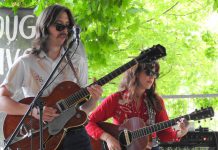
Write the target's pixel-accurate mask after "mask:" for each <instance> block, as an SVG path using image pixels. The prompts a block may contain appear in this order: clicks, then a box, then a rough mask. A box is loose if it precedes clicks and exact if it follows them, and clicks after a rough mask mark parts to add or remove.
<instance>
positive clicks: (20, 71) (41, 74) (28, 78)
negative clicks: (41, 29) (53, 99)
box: [1, 49, 88, 97]
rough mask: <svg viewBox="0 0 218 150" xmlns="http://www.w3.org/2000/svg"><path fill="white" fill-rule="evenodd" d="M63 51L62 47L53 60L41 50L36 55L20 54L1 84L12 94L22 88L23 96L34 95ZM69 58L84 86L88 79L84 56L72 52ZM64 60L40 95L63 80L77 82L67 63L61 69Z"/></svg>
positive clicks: (47, 92) (47, 93) (46, 92)
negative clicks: (52, 79)
mask: <svg viewBox="0 0 218 150" xmlns="http://www.w3.org/2000/svg"><path fill="white" fill-rule="evenodd" d="M63 53H64V49H62V50H61V53H60V56H59V57H58V58H57V59H56V60H55V61H53V60H52V59H50V58H49V57H47V55H46V54H45V52H43V51H42V52H40V54H39V55H38V56H35V55H33V54H25V55H23V56H20V57H19V58H18V59H17V60H16V61H15V63H14V64H13V65H12V67H11V68H10V69H9V71H8V73H7V75H6V78H5V80H4V81H3V83H2V84H1V86H2V85H5V86H6V87H7V89H8V90H9V91H10V92H11V93H12V94H13V95H14V94H15V93H16V91H18V90H19V89H20V88H22V91H23V94H24V97H35V96H36V94H37V93H38V91H39V90H40V89H41V87H42V86H43V85H44V83H45V82H46V80H47V78H48V77H49V75H50V74H51V72H52V70H53V69H54V68H55V66H56V64H57V63H58V61H59V60H60V59H61V56H62V55H63ZM71 60H72V63H73V66H74V68H75V70H76V72H77V76H78V77H79V83H80V85H79V86H81V87H85V86H86V85H87V81H88V67H87V63H86V60H85V58H84V57H81V56H80V55H78V54H74V55H73V57H72V59H71ZM66 62H67V61H66V59H63V60H62V63H61V64H60V66H59V68H58V69H57V71H56V73H55V75H54V76H53V78H54V77H55V76H56V75H57V74H58V73H60V74H59V75H58V76H57V78H56V79H55V80H54V81H53V82H52V83H51V85H49V87H47V88H46V90H45V91H44V92H43V95H42V96H48V95H49V94H50V93H51V92H52V90H53V89H54V88H55V87H56V86H57V85H58V84H60V83H61V82H63V81H72V82H74V83H77V84H78V82H77V79H76V77H75V76H74V72H73V71H72V69H71V67H70V66H69V64H68V65H67V66H66V67H65V68H64V70H63V71H61V69H62V68H63V67H64V66H65V64H66Z"/></svg>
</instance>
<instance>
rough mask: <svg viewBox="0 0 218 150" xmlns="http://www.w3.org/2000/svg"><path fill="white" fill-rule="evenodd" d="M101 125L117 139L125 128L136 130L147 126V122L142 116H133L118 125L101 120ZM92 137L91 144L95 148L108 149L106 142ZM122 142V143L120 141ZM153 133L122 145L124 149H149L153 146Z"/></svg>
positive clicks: (96, 149) (94, 149) (98, 149)
mask: <svg viewBox="0 0 218 150" xmlns="http://www.w3.org/2000/svg"><path fill="white" fill-rule="evenodd" d="M98 125H99V127H101V128H102V129H103V130H105V131H106V132H108V133H109V134H111V135H112V136H113V137H115V138H116V139H117V140H119V141H120V140H121V139H120V135H119V134H120V132H121V131H122V130H124V129H128V130H129V131H134V130H137V129H139V128H142V127H145V123H144V121H143V120H142V119H141V118H138V117H133V118H130V119H128V120H127V121H126V122H124V123H123V124H122V125H120V126H117V125H114V124H111V123H107V122H100V123H98ZM90 139H91V145H92V149H93V150H108V148H107V146H106V145H105V144H106V143H105V142H103V141H101V140H95V139H93V138H92V137H90ZM120 143H122V142H121V141H120ZM150 144H151V135H148V136H144V137H142V138H138V139H135V140H132V141H131V144H130V145H128V146H124V145H121V147H122V150H148V149H150V148H149V147H151V145H150Z"/></svg>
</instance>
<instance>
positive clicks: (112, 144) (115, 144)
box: [100, 132, 121, 150]
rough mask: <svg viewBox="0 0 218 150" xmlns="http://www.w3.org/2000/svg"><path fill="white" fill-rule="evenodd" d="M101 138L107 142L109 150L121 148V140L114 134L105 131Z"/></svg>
mask: <svg viewBox="0 0 218 150" xmlns="http://www.w3.org/2000/svg"><path fill="white" fill-rule="evenodd" d="M100 139H101V140H103V141H105V142H106V143H107V147H108V150H121V147H120V143H119V141H118V140H117V139H115V138H114V137H113V136H112V135H110V134H108V133H106V132H105V133H103V134H102V136H101V137H100Z"/></svg>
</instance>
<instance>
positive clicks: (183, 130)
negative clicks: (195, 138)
mask: <svg viewBox="0 0 218 150" xmlns="http://www.w3.org/2000/svg"><path fill="white" fill-rule="evenodd" d="M177 123H178V126H179V128H180V130H179V131H178V132H177V137H178V138H180V137H183V136H184V135H186V134H187V133H188V129H189V122H188V121H187V120H186V119H185V118H181V119H180V121H178V122H177Z"/></svg>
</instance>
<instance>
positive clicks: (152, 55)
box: [136, 44, 166, 63]
mask: <svg viewBox="0 0 218 150" xmlns="http://www.w3.org/2000/svg"><path fill="white" fill-rule="evenodd" d="M164 56H166V49H165V47H163V46H162V45H160V44H158V45H154V46H153V47H151V48H149V49H146V50H143V51H142V52H141V54H140V55H139V56H138V57H136V60H137V61H138V62H141V63H142V62H143V63H150V62H152V61H155V60H157V59H159V58H162V57H164Z"/></svg>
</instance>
